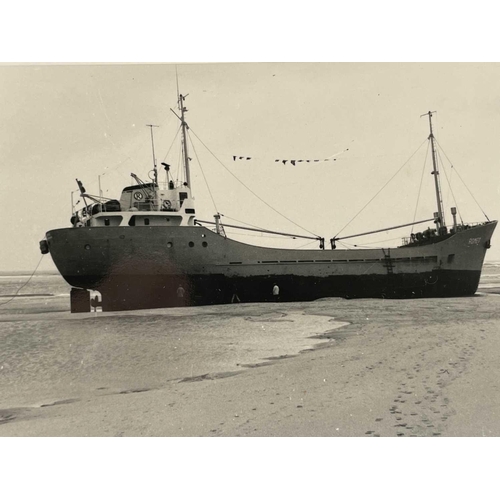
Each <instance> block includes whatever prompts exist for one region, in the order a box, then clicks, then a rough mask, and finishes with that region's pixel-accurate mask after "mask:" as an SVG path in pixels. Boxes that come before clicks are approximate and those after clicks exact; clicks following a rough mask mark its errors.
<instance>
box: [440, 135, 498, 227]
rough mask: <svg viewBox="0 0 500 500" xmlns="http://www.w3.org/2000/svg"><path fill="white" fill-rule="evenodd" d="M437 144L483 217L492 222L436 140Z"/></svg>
mask: <svg viewBox="0 0 500 500" xmlns="http://www.w3.org/2000/svg"><path fill="white" fill-rule="evenodd" d="M436 143H437V144H438V146H439V149H440V150H441V151H442V152H443V154H444V156H445V157H446V159H447V160H448V161H449V162H450V165H451V168H453V169H454V170H455V172H456V173H457V175H458V178H459V179H460V180H461V181H462V184H463V185H464V186H465V188H466V189H467V191H469V194H470V195H471V196H472V199H473V200H474V201H475V202H476V204H477V206H478V207H479V210H481V212H483V215H484V216H485V217H486V219H487V221H488V222H490V219H489V217H488V216H487V215H486V213H485V212H484V210H483V209H482V207H481V205H480V204H479V203H478V201H477V200H476V198H475V197H474V195H473V194H472V192H471V190H470V189H469V187H468V186H467V184H465V182H464V180H463V179H462V176H461V175H460V173H459V172H458V170H457V169H456V167H454V166H453V163H452V161H451V160H450V159H449V158H448V155H447V154H446V153H445V152H444V149H443V148H442V147H441V144H439V142H437V140H436ZM455 203H456V202H455Z"/></svg>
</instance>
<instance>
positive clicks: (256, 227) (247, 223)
mask: <svg viewBox="0 0 500 500" xmlns="http://www.w3.org/2000/svg"><path fill="white" fill-rule="evenodd" d="M224 217H226V218H227V219H231V220H234V221H236V222H239V223H240V224H246V225H247V226H251V227H254V228H255V229H262V230H264V231H266V229H264V228H263V227H260V226H254V225H253V224H250V223H249V222H244V221H242V220H238V219H235V218H234V217H229V216H228V215H224Z"/></svg>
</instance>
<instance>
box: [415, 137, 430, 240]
mask: <svg viewBox="0 0 500 500" xmlns="http://www.w3.org/2000/svg"><path fill="white" fill-rule="evenodd" d="M430 145H431V141H429V142H428V143H427V151H426V152H425V160H424V166H423V167H422V175H421V176H420V186H419V188H418V195H417V203H416V204H415V212H413V222H415V219H416V218H417V209H418V202H419V201H420V192H421V190H422V183H423V180H424V172H425V166H426V164H427V157H428V155H429V147H430ZM410 232H411V233H413V226H411V231H410Z"/></svg>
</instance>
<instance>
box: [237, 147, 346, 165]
mask: <svg viewBox="0 0 500 500" xmlns="http://www.w3.org/2000/svg"><path fill="white" fill-rule="evenodd" d="M345 151H349V149H346V150H345ZM345 151H343V152H345ZM252 159H254V160H255V159H256V158H255V157H252V156H238V155H233V161H248V160H252ZM325 161H337V158H325V159H323V160H282V159H280V158H278V159H275V160H274V162H275V163H280V162H281V163H283V165H286V164H287V163H288V162H290V163H291V164H292V165H296V164H297V163H316V162H318V163H319V162H325Z"/></svg>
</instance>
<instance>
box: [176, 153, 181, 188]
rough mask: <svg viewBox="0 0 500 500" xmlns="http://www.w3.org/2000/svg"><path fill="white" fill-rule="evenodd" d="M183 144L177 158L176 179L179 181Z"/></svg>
mask: <svg viewBox="0 0 500 500" xmlns="http://www.w3.org/2000/svg"><path fill="white" fill-rule="evenodd" d="M181 157H182V146H180V147H179V156H178V158H177V173H176V174H175V180H176V181H177V182H179V171H180V169H181V162H182V158H181Z"/></svg>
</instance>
